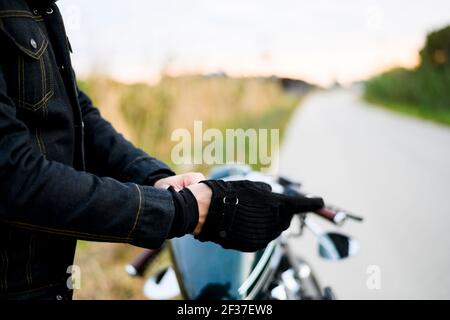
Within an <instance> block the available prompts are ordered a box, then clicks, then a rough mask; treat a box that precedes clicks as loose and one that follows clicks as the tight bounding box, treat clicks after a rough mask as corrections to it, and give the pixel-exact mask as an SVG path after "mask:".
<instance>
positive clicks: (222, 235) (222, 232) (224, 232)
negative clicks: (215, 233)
mask: <svg viewBox="0 0 450 320" xmlns="http://www.w3.org/2000/svg"><path fill="white" fill-rule="evenodd" d="M219 236H220V237H221V238H225V237H226V236H227V232H226V231H225V230H222V231H220V232H219Z"/></svg>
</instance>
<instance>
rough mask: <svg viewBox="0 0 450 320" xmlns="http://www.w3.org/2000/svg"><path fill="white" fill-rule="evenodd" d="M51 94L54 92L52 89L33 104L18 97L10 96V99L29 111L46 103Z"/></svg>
mask: <svg viewBox="0 0 450 320" xmlns="http://www.w3.org/2000/svg"><path fill="white" fill-rule="evenodd" d="M53 94H54V92H53V90H52V91H50V92H49V93H47V94H46V96H45V97H44V98H42V99H41V100H39V101H38V102H36V103H35V104H31V103H28V102H26V101H23V100H21V99H18V98H12V100H13V101H16V102H18V103H19V104H20V105H22V108H24V109H28V110H31V111H38V110H39V109H41V108H42V107H43V106H44V104H45V103H47V102H48V101H49V100H50V99H51V98H52V97H53ZM28 106H29V107H28Z"/></svg>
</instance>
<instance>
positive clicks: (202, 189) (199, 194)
mask: <svg viewBox="0 0 450 320" xmlns="http://www.w3.org/2000/svg"><path fill="white" fill-rule="evenodd" d="M202 180H206V178H205V176H204V175H203V174H201V173H199V172H189V173H184V174H180V175H176V176H172V177H167V178H163V179H160V180H158V181H156V182H155V184H154V185H153V186H154V187H155V188H161V189H167V188H169V187H171V186H172V187H173V188H174V189H175V190H176V191H177V192H178V191H180V190H181V189H183V188H189V190H191V192H192V194H193V195H194V197H195V199H197V206H198V224H197V227H196V228H195V230H194V233H193V234H194V235H197V234H199V233H200V231H201V230H202V227H203V224H204V223H205V220H206V216H207V215H208V210H209V205H210V203H211V197H212V191H211V189H210V188H209V187H208V186H207V185H206V184H203V183H199V182H200V181H202Z"/></svg>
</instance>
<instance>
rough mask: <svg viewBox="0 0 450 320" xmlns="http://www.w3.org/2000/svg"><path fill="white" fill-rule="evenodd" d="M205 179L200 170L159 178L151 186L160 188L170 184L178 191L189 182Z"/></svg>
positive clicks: (188, 184)
mask: <svg viewBox="0 0 450 320" xmlns="http://www.w3.org/2000/svg"><path fill="white" fill-rule="evenodd" d="M205 179H206V178H205V176H204V175H203V174H201V173H200V172H188V173H183V174H179V175H176V176H172V177H167V178H163V179H159V180H158V181H156V182H155V184H154V185H153V186H154V187H155V188H160V189H167V188H169V187H171V186H172V187H173V188H174V189H175V191H180V190H181V189H183V188H185V187H187V186H190V185H191V184H195V183H199V182H200V181H202V180H205Z"/></svg>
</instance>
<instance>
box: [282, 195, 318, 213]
mask: <svg viewBox="0 0 450 320" xmlns="http://www.w3.org/2000/svg"><path fill="white" fill-rule="evenodd" d="M275 195H276V197H277V198H279V200H280V201H281V203H282V205H284V206H285V208H286V210H287V211H289V213H292V214H295V213H305V212H313V211H316V210H319V209H322V208H323V207H324V206H325V203H324V202H323V199H322V198H318V197H311V198H310V197H304V196H287V195H283V194H275Z"/></svg>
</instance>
